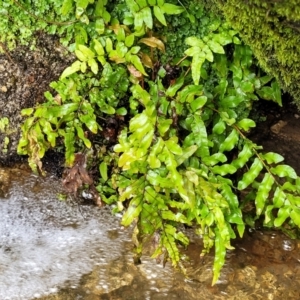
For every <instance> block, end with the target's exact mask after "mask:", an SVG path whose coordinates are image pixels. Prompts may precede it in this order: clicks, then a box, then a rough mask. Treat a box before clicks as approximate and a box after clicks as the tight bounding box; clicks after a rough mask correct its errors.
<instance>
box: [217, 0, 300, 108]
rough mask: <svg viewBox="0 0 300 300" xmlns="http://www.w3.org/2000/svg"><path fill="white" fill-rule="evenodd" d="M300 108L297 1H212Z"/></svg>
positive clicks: (299, 10)
mask: <svg viewBox="0 0 300 300" xmlns="http://www.w3.org/2000/svg"><path fill="white" fill-rule="evenodd" d="M212 1H213V3H215V4H217V5H218V7H219V8H220V10H221V11H222V13H223V14H224V16H225V18H226V19H227V21H229V23H230V24H231V26H232V27H233V28H234V29H236V30H238V31H239V33H240V35H241V37H242V38H243V40H244V41H245V43H247V44H248V45H249V46H250V47H251V48H252V50H253V53H254V55H255V56H256V58H257V59H258V61H259V64H260V65H261V67H262V68H263V69H264V70H265V71H266V72H268V73H269V74H271V75H273V76H275V77H276V78H277V79H278V80H279V82H280V83H281V87H282V88H283V90H285V91H287V92H289V93H290V94H291V95H292V96H293V98H294V101H295V103H296V104H297V106H298V107H300V2H299V0H290V1H284V0H271V1H270V0H252V1H244V0H231V1H225V0H212Z"/></svg>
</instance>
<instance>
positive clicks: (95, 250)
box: [0, 170, 300, 300]
mask: <svg viewBox="0 0 300 300" xmlns="http://www.w3.org/2000/svg"><path fill="white" fill-rule="evenodd" d="M9 185H10V186H9ZM1 188H2V189H3V190H4V188H5V192H3V193H2V194H1V193H0V238H1V242H0V299H1V300H6V299H7V300H14V299H22V300H23V299H45V300H46V299H48V300H52V299H53V300H54V299H57V300H58V299H63V300H74V299H75V300H76V299H78V300H79V299H87V300H94V299H95V300H96V299H104V300H105V299H113V300H119V299H120V300H134V299H138V300H140V299H143V300H144V299H151V300H152V299H154V300H156V299H157V300H160V299H180V300H183V299H192V300H193V299H200V300H201V299H239V300H240V299H300V293H299V291H298V290H299V288H298V287H299V284H300V264H299V261H300V254H299V248H300V245H299V243H298V242H296V241H292V240H289V239H288V238H286V237H285V236H284V235H281V234H279V233H276V232H259V231H251V232H248V233H247V234H246V236H245V238H244V239H243V240H240V241H236V242H235V247H236V250H234V251H230V252H228V254H227V262H226V265H225V267H224V269H223V272H222V275H221V277H220V280H219V281H218V283H217V284H216V285H215V286H214V287H211V285H210V284H211V275H212V270H211V266H212V262H213V256H212V255H210V256H207V257H205V258H204V259H200V257H199V253H200V252H201V241H200V240H199V239H197V238H196V237H195V236H194V235H193V234H192V233H190V238H191V241H192V242H191V245H190V247H189V248H188V250H187V251H186V253H187V254H188V255H189V257H190V260H189V261H186V263H185V266H186V269H187V274H188V278H185V277H184V276H183V275H182V274H181V273H180V272H177V271H176V270H174V269H172V268H171V267H170V266H169V265H167V266H166V267H165V268H163V267H162V266H161V265H158V264H156V263H155V261H153V260H151V259H150V258H149V257H148V256H146V255H145V256H144V257H143V258H142V264H141V265H138V266H136V265H134V264H133V263H132V254H131V248H132V243H131V239H130V230H126V229H122V228H120V226H119V219H118V218H116V217H112V216H111V214H110V211H109V209H99V208H95V207H91V206H80V207H79V206H78V205H75V204H72V203H68V202H61V201H58V200H57V197H56V194H57V193H58V192H59V191H60V183H59V181H57V180H55V179H54V178H46V179H45V180H43V179H41V178H38V177H35V176H33V175H29V174H28V173H26V172H23V171H21V170H10V171H9V172H7V171H5V172H4V170H0V189H1Z"/></svg>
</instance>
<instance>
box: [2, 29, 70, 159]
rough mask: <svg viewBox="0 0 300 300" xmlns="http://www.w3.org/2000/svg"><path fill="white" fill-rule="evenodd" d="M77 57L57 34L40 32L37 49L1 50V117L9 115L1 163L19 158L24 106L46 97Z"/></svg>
mask: <svg viewBox="0 0 300 300" xmlns="http://www.w3.org/2000/svg"><path fill="white" fill-rule="evenodd" d="M73 60H74V57H73V56H72V55H70V54H69V53H68V51H67V49H65V48H64V47H62V46H60V44H59V42H58V39H57V38H56V37H54V36H46V35H43V34H40V35H39V36H38V39H37V45H36V48H35V50H30V49H29V48H28V47H24V46H20V47H18V48H17V49H15V50H14V51H12V52H11V53H9V54H8V53H3V54H0V120H1V118H3V117H7V118H8V119H9V126H8V127H7V128H6V130H5V132H1V131H0V163H2V164H8V163H9V162H10V161H14V160H15V159H16V149H17V144H18V139H19V136H20V124H21V123H22V121H23V118H22V116H21V114H20V112H21V110H22V109H23V108H27V107H34V106H35V105H37V104H38V103H41V102H43V101H44V92H45V91H47V90H49V83H50V82H52V81H54V80H57V79H58V78H59V76H60V74H61V73H62V71H63V70H64V69H65V68H66V67H67V66H68V65H69V64H70V63H71V62H72V61H73ZM6 136H8V137H9V144H8V148H7V151H4V152H3V151H2V149H3V143H4V138H5V137H6Z"/></svg>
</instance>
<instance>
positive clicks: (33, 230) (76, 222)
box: [0, 176, 129, 300]
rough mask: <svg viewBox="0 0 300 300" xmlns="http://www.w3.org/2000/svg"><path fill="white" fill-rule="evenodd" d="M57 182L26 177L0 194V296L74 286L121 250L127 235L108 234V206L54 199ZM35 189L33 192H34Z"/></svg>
mask: <svg viewBox="0 0 300 300" xmlns="http://www.w3.org/2000/svg"><path fill="white" fill-rule="evenodd" d="M59 186H60V183H59V182H58V181H55V180H53V179H47V180H46V181H45V182H43V181H42V180H41V179H39V178H36V177H33V176H30V177H29V178H27V179H26V180H25V181H24V182H23V183H18V182H14V183H13V187H12V189H11V192H10V196H9V198H8V199H1V198H0V299H1V300H6V299H7V300H17V299H22V300H25V299H32V298H34V297H39V296H43V295H47V294H51V293H54V292H56V291H57V290H58V289H59V288H60V287H63V286H64V284H65V283H68V284H69V285H75V286H76V284H78V281H79V279H80V277H81V276H82V275H83V274H86V273H89V272H91V271H92V269H93V267H94V266H95V265H107V264H108V263H109V262H110V261H112V260H114V259H116V258H118V257H121V256H122V253H123V252H124V251H125V249H123V247H122V240H124V241H125V240H128V239H129V233H128V234H127V233H126V234H121V235H118V237H117V238H115V239H113V240H112V239H110V238H109V237H108V234H107V232H108V230H112V229H115V228H118V226H119V225H118V220H116V218H114V217H113V216H111V213H110V212H109V210H108V209H98V208H95V207H93V206H81V207H80V208H79V207H78V206H77V205H70V204H69V203H66V202H61V201H59V200H57V197H56V193H57V192H58V187H59ZM33 191H35V192H33Z"/></svg>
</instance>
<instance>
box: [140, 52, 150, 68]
mask: <svg viewBox="0 0 300 300" xmlns="http://www.w3.org/2000/svg"><path fill="white" fill-rule="evenodd" d="M141 61H142V63H143V65H144V66H145V67H147V68H150V69H152V70H153V62H152V59H151V58H150V56H149V55H148V54H146V53H142V57H141Z"/></svg>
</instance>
